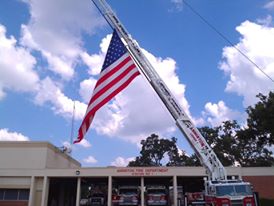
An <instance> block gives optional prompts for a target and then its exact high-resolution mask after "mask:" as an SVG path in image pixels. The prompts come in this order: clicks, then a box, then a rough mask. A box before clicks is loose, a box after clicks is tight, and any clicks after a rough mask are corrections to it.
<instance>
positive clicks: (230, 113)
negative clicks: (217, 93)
mask: <svg viewBox="0 0 274 206" xmlns="http://www.w3.org/2000/svg"><path fill="white" fill-rule="evenodd" d="M203 117H204V118H205V119H206V121H207V122H208V123H209V124H210V125H211V126H213V127H216V126H219V125H221V123H222V122H223V121H227V120H236V119H237V120H239V119H242V115H241V113H240V112H237V111H234V110H232V109H230V108H228V107H227V106H226V104H225V103H224V102H223V101H219V102H218V103H217V104H214V103H211V102H208V103H206V105H205V111H203Z"/></svg>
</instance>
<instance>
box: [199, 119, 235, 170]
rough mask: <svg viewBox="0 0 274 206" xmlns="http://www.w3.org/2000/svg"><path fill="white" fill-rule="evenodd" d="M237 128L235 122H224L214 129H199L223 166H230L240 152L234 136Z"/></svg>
mask: <svg viewBox="0 0 274 206" xmlns="http://www.w3.org/2000/svg"><path fill="white" fill-rule="evenodd" d="M239 128H240V126H239V125H238V124H237V122H236V121H225V122H223V123H222V124H221V125H220V126H218V127H215V128H210V127H202V128H200V129H199V130H200V132H201V134H202V135H203V136H204V138H205V139H206V141H207V142H208V144H209V145H210V147H211V148H212V149H213V150H214V152H215V153H216V155H217V157H218V158H219V159H220V161H221V162H222V164H223V165H224V166H231V165H233V164H234V163H235V162H236V161H237V160H236V156H237V154H239V152H240V151H239V148H238V147H237V138H236V135H237V131H238V130H239Z"/></svg>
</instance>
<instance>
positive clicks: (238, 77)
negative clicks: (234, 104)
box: [220, 21, 274, 107]
mask: <svg viewBox="0 0 274 206" xmlns="http://www.w3.org/2000/svg"><path fill="white" fill-rule="evenodd" d="M236 29H237V31H238V32H239V33H240V34H241V35H242V37H241V39H240V42H239V43H238V44H237V45H235V46H236V47H237V48H238V49H240V50H241V51H243V52H244V53H245V54H246V55H247V56H248V57H249V58H250V59H252V60H253V61H254V62H255V63H256V64H257V65H258V66H259V67H260V68H262V69H263V71H264V72H265V73H267V74H268V75H269V76H270V77H272V79H274V56H273V53H274V47H273V45H274V28H273V27H269V26H266V25H259V24H256V23H252V22H249V21H245V22H243V23H242V24H241V25H240V26H238V27H237V28H236ZM220 69H221V70H223V71H224V72H225V73H226V74H227V75H229V81H228V83H227V85H226V91H227V92H235V93H237V94H238V95H240V96H243V98H244V101H243V105H244V106H245V107H247V106H249V105H252V104H254V103H256V102H257V101H258V100H257V99H256V97H255V96H256V95H257V94H258V93H263V94H266V93H268V92H269V91H271V90H273V82H272V81H270V79H268V78H267V77H266V76H265V75H264V74H262V72H261V71H259V70H258V69H257V68H256V67H255V66H254V65H252V64H251V63H250V62H249V61H248V60H247V59H246V58H244V57H243V56H242V55H241V54H240V53H239V52H238V51H236V50H235V49H234V48H233V47H225V48H224V49H223V61H222V62H221V64H220Z"/></svg>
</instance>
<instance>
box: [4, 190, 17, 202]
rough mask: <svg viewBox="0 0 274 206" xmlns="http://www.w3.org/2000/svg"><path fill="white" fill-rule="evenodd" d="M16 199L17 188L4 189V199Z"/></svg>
mask: <svg viewBox="0 0 274 206" xmlns="http://www.w3.org/2000/svg"><path fill="white" fill-rule="evenodd" d="M17 199H18V190H15V189H7V190H6V191H5V195H4V200H17Z"/></svg>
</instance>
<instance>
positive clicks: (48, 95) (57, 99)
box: [35, 77, 87, 120]
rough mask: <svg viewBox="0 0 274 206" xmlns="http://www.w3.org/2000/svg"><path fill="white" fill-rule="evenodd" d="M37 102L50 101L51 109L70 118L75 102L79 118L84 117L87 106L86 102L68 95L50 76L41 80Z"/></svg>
mask: <svg viewBox="0 0 274 206" xmlns="http://www.w3.org/2000/svg"><path fill="white" fill-rule="evenodd" d="M35 103H36V104H38V105H43V104H45V103H50V105H51V109H52V110H53V111H54V112H55V113H56V114H59V115H61V116H64V117H69V118H70V117H71V114H72V113H73V104H74V103H75V108H76V109H75V119H78V120H80V119H82V118H83V116H84V114H85V110H86V107H87V106H86V104H84V103H82V102H79V101H73V100H72V99H70V98H69V97H67V96H66V95H65V94H64V93H63V92H62V90H61V89H60V88H59V86H58V84H57V83H55V82H54V81H52V80H51V78H50V77H46V78H45V79H43V80H42V81H41V82H40V84H39V90H38V92H37V94H36V96H35Z"/></svg>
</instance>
